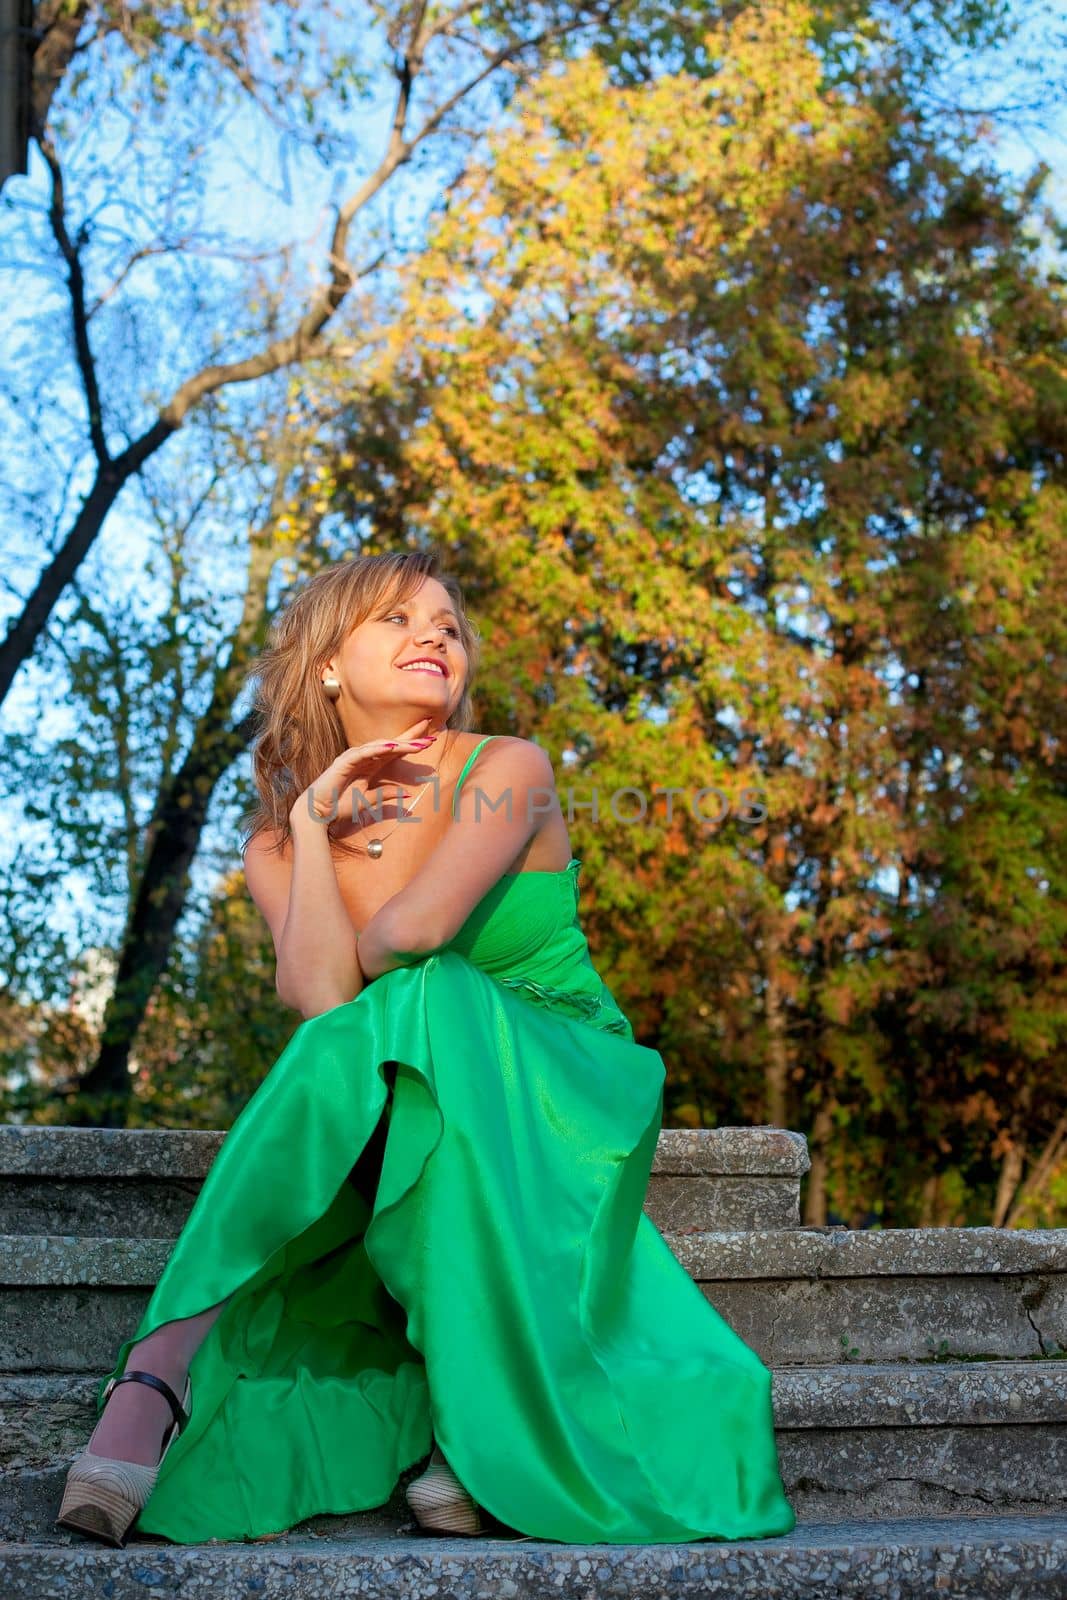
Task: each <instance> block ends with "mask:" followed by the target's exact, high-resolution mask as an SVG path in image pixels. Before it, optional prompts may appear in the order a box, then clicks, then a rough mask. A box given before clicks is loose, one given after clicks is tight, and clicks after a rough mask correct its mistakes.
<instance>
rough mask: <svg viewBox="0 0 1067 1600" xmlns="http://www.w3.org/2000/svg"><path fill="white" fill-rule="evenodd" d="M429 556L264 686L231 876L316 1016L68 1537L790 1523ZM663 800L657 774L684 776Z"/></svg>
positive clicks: (574, 873)
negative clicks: (365, 1527) (405, 1476)
mask: <svg viewBox="0 0 1067 1600" xmlns="http://www.w3.org/2000/svg"><path fill="white" fill-rule="evenodd" d="M478 655H479V640H478V636H477V633H476V631H475V629H474V627H473V626H472V624H471V622H470V621H469V619H468V618H467V616H466V614H465V611H464V606H463V598H462V594H461V591H460V588H459V585H458V584H457V582H456V581H455V580H454V578H452V577H451V576H450V575H448V574H447V572H445V571H444V570H443V567H442V563H441V560H440V557H439V555H438V553H437V552H436V551H431V552H420V553H411V554H397V555H385V556H360V557H356V558H354V559H352V560H349V561H345V562H342V563H339V564H337V565H335V566H332V567H330V568H328V569H326V570H324V571H322V572H320V573H318V574H317V575H316V576H315V577H314V578H313V579H312V580H311V581H310V582H309V583H307V584H306V586H305V587H304V588H303V589H302V590H301V591H300V592H299V593H298V594H297V595H296V597H295V598H294V599H292V600H291V601H290V602H289V604H288V605H287V606H286V608H285V610H284V612H283V614H282V615H281V616H280V618H279V619H278V620H277V622H276V624H275V627H274V630H273V634H272V637H271V640H270V641H269V643H268V648H267V649H266V651H265V653H264V655H263V656H262V657H261V658H260V660H259V661H258V663H257V666H256V675H257V678H258V689H257V704H258V707H259V710H260V713H261V726H260V731H259V733H258V736H257V740H256V743H255V747H254V755H253V770H254V776H255V781H256V786H257V790H258V794H259V806H258V809H257V811H256V813H255V815H254V816H253V817H252V818H251V827H250V832H249V838H248V841H247V847H246V850H245V855H244V862H245V873H246V877H247V882H248V887H249V891H250V893H251V895H252V897H253V899H254V900H255V903H256V905H257V906H258V907H259V909H260V910H261V912H262V914H263V916H264V918H265V919H266V922H267V924H268V926H269V928H270V931H271V933H272V935H273V938H274V945H275V950H276V953H277V989H278V993H279V995H280V996H281V998H282V1000H283V1001H285V1002H286V1003H287V1004H288V1005H290V1006H292V1007H293V1009H294V1010H295V1011H296V1012H298V1013H299V1014H300V1015H301V1017H302V1019H303V1020H302V1021H301V1022H300V1023H299V1025H298V1026H297V1027H296V1029H295V1032H294V1033H293V1035H292V1037H291V1039H290V1041H289V1043H288V1045H287V1046H286V1048H285V1049H284V1051H283V1052H282V1054H281V1055H280V1056H279V1058H278V1060H277V1061H276V1062H275V1063H274V1064H273V1066H271V1067H270V1069H269V1071H267V1073H266V1075H265V1077H264V1080H263V1082H262V1084H261V1085H260V1087H259V1088H258V1089H257V1091H256V1092H255V1094H254V1095H253V1096H252V1098H251V1099H250V1100H249V1102H248V1103H247V1105H246V1106H245V1108H244V1110H243V1111H242V1112H241V1114H240V1116H239V1117H238V1118H237V1119H236V1121H235V1122H234V1124H233V1126H232V1128H231V1129H230V1130H229V1132H228V1133H227V1136H226V1138H225V1140H224V1141H223V1143H222V1146H221V1149H220V1151H219V1154H218V1156H217V1157H216V1159H215V1162H214V1164H213V1165H212V1167H211V1170H210V1172H209V1173H208V1176H207V1178H206V1180H205V1182H204V1184H203V1186H202V1188H201V1190H200V1193H199V1194H198V1196H197V1199H196V1203H195V1204H194V1206H193V1208H192V1211H191V1213H190V1215H189V1218H188V1221H187V1222H186V1224H185V1227H184V1228H183V1230H182V1233H181V1235H180V1237H179V1238H178V1240H177V1242H176V1244H175V1246H174V1249H173V1251H172V1252H171V1255H170V1257H169V1259H168V1261H167V1264H166V1267H165V1269H164V1271H163V1274H162V1276H161V1278H160V1280H159V1282H158V1284H157V1285H156V1288H155V1290H154V1292H153V1295H152V1297H151V1299H150V1301H149V1303H148V1307H147V1309H146V1310H145V1313H144V1315H143V1316H142V1318H141V1321H140V1324H139V1325H138V1327H137V1329H136V1331H135V1333H134V1334H133V1337H132V1338H131V1339H128V1340H127V1341H126V1342H125V1343H124V1344H123V1345H122V1347H121V1349H120V1351H119V1353H118V1357H117V1360H116V1362H115V1365H114V1368H113V1370H112V1372H111V1373H110V1374H109V1375H108V1377H107V1378H106V1379H105V1380H103V1381H102V1383H101V1387H100V1390H99V1392H98V1415H99V1420H98V1422H97V1425H96V1430H95V1432H94V1434H93V1436H92V1438H91V1439H90V1441H89V1445H88V1446H87V1447H86V1449H85V1450H84V1451H83V1452H82V1453H81V1454H80V1455H79V1456H78V1457H77V1458H76V1460H75V1462H74V1463H73V1465H72V1467H71V1469H70V1472H69V1474H68V1478H67V1484H66V1488H65V1492H64V1495H63V1501H62V1505H61V1507H60V1514H59V1517H58V1519H57V1521H58V1522H59V1524H60V1526H62V1527H66V1528H71V1529H76V1530H78V1531H79V1532H82V1533H85V1534H89V1535H90V1536H94V1537H96V1538H99V1539H102V1540H104V1541H106V1542H108V1543H110V1544H113V1545H121V1544H124V1543H125V1541H126V1538H127V1536H128V1533H129V1530H130V1529H131V1527H132V1526H133V1524H134V1523H135V1522H136V1524H137V1528H138V1531H141V1532H145V1533H148V1534H156V1535H163V1536H165V1537H166V1538H168V1539H171V1540H174V1541H177V1542H179V1543H183V1544H190V1543H198V1542H201V1541H204V1540H208V1539H224V1540H237V1539H250V1538H257V1537H261V1536H264V1535H268V1534H271V1533H276V1532H279V1531H281V1530H284V1529H287V1528H289V1527H292V1526H293V1525H294V1524H295V1523H297V1522H300V1521H302V1520H303V1519H304V1518H306V1517H310V1516H312V1515H314V1514H315V1513H321V1512H350V1511H358V1510H364V1509H370V1508H372V1507H377V1506H381V1505H383V1504H384V1503H385V1502H386V1501H387V1500H388V1499H389V1498H390V1495H391V1494H392V1492H393V1490H394V1489H395V1487H396V1485H397V1483H398V1481H399V1479H400V1475H401V1474H402V1473H404V1472H405V1471H406V1470H407V1469H409V1468H411V1467H412V1466H413V1465H415V1464H417V1463H420V1462H422V1461H424V1460H425V1458H426V1456H427V1455H428V1454H429V1455H430V1460H429V1465H428V1467H427V1469H426V1470H425V1471H424V1472H423V1473H422V1474H421V1475H420V1476H419V1477H417V1478H416V1479H415V1480H414V1481H413V1482H409V1483H408V1485H407V1488H406V1495H407V1499H408V1503H409V1505H410V1506H411V1508H412V1510H413V1511H414V1513H415V1516H416V1518H417V1520H418V1522H419V1523H420V1525H421V1526H423V1527H426V1528H433V1529H437V1530H441V1531H447V1532H452V1533H467V1534H477V1533H479V1532H482V1531H483V1530H484V1529H485V1528H486V1526H487V1523H486V1520H485V1519H487V1518H488V1519H492V1520H494V1521H496V1522H498V1523H502V1524H504V1525H505V1526H506V1527H508V1528H511V1529H517V1530H519V1532H521V1533H523V1534H526V1535H530V1536H533V1537H535V1538H544V1539H555V1540H563V1541H568V1542H572V1541H573V1542H583V1543H584V1542H603V1543H627V1544H630V1543H634V1544H657V1543H671V1542H678V1541H689V1540H693V1539H700V1538H713V1539H738V1538H746V1537H751V1538H759V1537H766V1536H770V1535H776V1534H783V1533H787V1532H788V1531H789V1530H790V1529H791V1528H792V1527H793V1526H794V1523H795V1518H794V1515H793V1512H792V1509H791V1507H790V1505H789V1502H788V1501H787V1499H786V1498H785V1494H784V1491H783V1487H782V1483H781V1479H780V1476H779V1471H778V1460H777V1455H776V1449H775V1440H774V1427H773V1417H772V1411H771V1377H770V1373H769V1371H768V1369H767V1368H766V1367H765V1366H764V1365H763V1363H762V1362H761V1361H760V1359H759V1358H758V1357H757V1356H756V1354H755V1353H754V1352H753V1351H752V1350H751V1349H750V1348H749V1347H748V1346H747V1345H746V1344H744V1343H743V1341H742V1340H741V1339H740V1338H739V1337H738V1336H737V1335H736V1334H735V1333H734V1332H733V1330H732V1329H731V1328H730V1327H729V1325H728V1324H727V1323H726V1322H725V1321H724V1320H723V1318H722V1317H720V1316H719V1314H718V1313H717V1312H716V1311H715V1310H714V1308H713V1307H712V1306H711V1305H709V1303H708V1302H707V1300H706V1299H705V1298H704V1296H703V1295H702V1294H701V1292H700V1290H699V1289H698V1288H697V1286H696V1285H695V1284H694V1283H693V1281H692V1280H691V1279H690V1277H689V1276H688V1274H687V1273H686V1272H685V1270H684V1269H683V1268H682V1266H681V1265H680V1264H679V1262H678V1261H677V1260H676V1258H675V1257H674V1255H673V1254H672V1253H671V1251H670V1250H669V1248H668V1247H667V1245H666V1243H665V1242H664V1240H663V1238H662V1236H661V1234H660V1233H659V1232H658V1231H657V1229H656V1227H655V1226H654V1224H653V1223H652V1222H651V1220H650V1219H649V1218H648V1216H647V1215H646V1214H645V1213H644V1211H643V1203H644V1198H645V1193H646V1188H647V1183H648V1177H649V1170H650V1167H651V1164H652V1157H653V1153H654V1150H655V1145H656V1138H657V1135H658V1132H659V1128H660V1123H661V1118H662V1109H663V1080H664V1073H665V1069H664V1064H663V1060H662V1057H661V1056H660V1055H659V1054H658V1053H657V1052H656V1051H654V1050H651V1049H648V1048H646V1047H644V1046H642V1045H640V1044H638V1043H636V1042H635V1040H634V1035H633V1030H632V1028H631V1026H630V1023H629V1021H628V1020H627V1018H626V1016H625V1015H624V1013H623V1012H622V1011H621V1010H620V1009H619V1007H618V1005H617V1004H616V1002H615V1000H614V998H613V997H612V995H611V993H610V992H609V990H608V989H607V988H606V986H605V985H604V983H603V981H602V980H601V978H600V977H599V975H598V973H597V971H596V969H595V967H594V966H593V963H592V961H591V960H590V955H589V948H588V945H587V943H586V940H585V936H584V934H583V932H582V928H581V922H580V917H579V884H578V875H579V871H580V867H581V863H580V861H579V860H578V858H577V857H575V856H573V855H572V853H571V843H570V838H569V835H568V832H567V825H566V822H565V820H564V816H563V812H562V809H561V807H560V802H559V798H558V795H557V793H556V789H555V784H554V779H553V771H552V765H551V763H550V761H549V759H548V757H547V755H546V754H545V752H544V751H543V750H542V749H541V748H540V747H539V746H538V745H537V744H536V743H533V742H532V741H530V740H527V739H522V738H515V737H511V736H507V735H500V734H481V733H478V732H475V731H474V730H473V728H472V712H471V698H470V696H471V687H472V683H473V679H474V673H475V669H476V667H477V664H478ZM664 776H665V777H667V776H668V775H667V774H665V775H664Z"/></svg>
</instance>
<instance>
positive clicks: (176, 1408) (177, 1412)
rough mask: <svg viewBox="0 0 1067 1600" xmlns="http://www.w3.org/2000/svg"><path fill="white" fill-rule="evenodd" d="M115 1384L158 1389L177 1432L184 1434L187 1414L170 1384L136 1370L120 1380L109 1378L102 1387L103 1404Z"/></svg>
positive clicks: (127, 1373) (149, 1373)
mask: <svg viewBox="0 0 1067 1600" xmlns="http://www.w3.org/2000/svg"><path fill="white" fill-rule="evenodd" d="M117 1383H147V1384H150V1385H151V1386H152V1388H153V1389H158V1390H159V1392H160V1394H161V1395H163V1396H164V1397H165V1399H166V1401H167V1403H168V1405H169V1406H170V1409H171V1411H172V1412H173V1413H174V1420H175V1422H176V1423H177V1424H178V1432H179V1433H182V1432H184V1429H185V1425H186V1423H187V1422H188V1421H189V1413H188V1411H186V1409H185V1407H184V1406H183V1405H182V1403H181V1401H180V1400H179V1399H178V1396H177V1395H176V1394H175V1393H174V1390H173V1389H172V1388H171V1386H170V1384H169V1383H167V1382H166V1381H165V1380H164V1379H163V1378H157V1377H156V1375H155V1373H154V1372H139V1371H136V1370H134V1371H132V1372H124V1373H123V1374H122V1376H121V1377H120V1378H110V1379H109V1380H108V1382H107V1384H106V1385H105V1387H104V1393H103V1396H102V1400H103V1403H104V1404H106V1403H107V1400H108V1397H109V1396H110V1394H111V1391H112V1389H114V1387H115V1385H116V1384H117ZM186 1387H188V1385H186Z"/></svg>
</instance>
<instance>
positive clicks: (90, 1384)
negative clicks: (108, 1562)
mask: <svg viewBox="0 0 1067 1600" xmlns="http://www.w3.org/2000/svg"><path fill="white" fill-rule="evenodd" d="M98 1384H99V1376H96V1377H94V1378H92V1379H89V1378H85V1377H70V1378H63V1377H55V1376H51V1377H47V1378H41V1377H25V1378H16V1377H6V1378H0V1538H8V1539H18V1538H31V1537H33V1536H34V1535H35V1534H36V1533H37V1531H39V1530H40V1529H41V1528H42V1527H44V1526H45V1524H46V1522H47V1519H48V1517H49V1515H50V1513H51V1511H52V1510H53V1508H54V1502H55V1500H56V1498H57V1497H58V1496H59V1495H60V1494H61V1493H62V1480H63V1476H64V1474H65V1470H66V1463H67V1462H68V1461H69V1460H70V1459H71V1458H72V1457H73V1455H74V1454H75V1452H76V1451H77V1450H79V1449H80V1448H81V1446H82V1445H83V1444H84V1443H85V1442H86V1440H87V1439H88V1437H89V1435H90V1433H91V1432H92V1429H93V1426H94V1425H95V1421H96V1415H97V1412H96V1390H97V1387H98ZM773 1403H774V1414H775V1424H776V1435H777V1442H778V1453H779V1460H780V1462H781V1466H782V1476H783V1480H784V1483H785V1487H786V1492H787V1494H788V1496H789V1498H790V1500H791V1502H792V1503H793V1505H794V1507H795V1508H796V1510H797V1512H798V1515H799V1514H803V1515H804V1516H805V1517H806V1518H811V1519H815V1520H819V1521H834V1520H838V1519H839V1518H842V1517H850V1518H855V1517H856V1516H858V1515H861V1514H862V1515H864V1516H867V1517H883V1516H909V1515H917V1514H918V1509H919V1508H922V1510H923V1512H924V1514H925V1515H927V1516H934V1515H937V1516H956V1515H959V1514H961V1513H964V1512H966V1513H978V1512H981V1511H983V1510H987V1509H988V1508H989V1507H990V1506H995V1507H996V1508H997V1509H998V1511H1000V1512H1001V1513H1003V1514H1015V1515H1032V1514H1034V1513H1036V1512H1042V1513H1053V1512H1067V1369H1065V1365H1064V1364H1063V1363H1059V1362H1054V1361H1050V1362H1043V1363H1040V1364H1037V1365H1035V1366H1033V1367H1030V1366H1027V1365H1020V1364H1018V1363H1011V1362H1000V1363H989V1364H984V1363H983V1364H980V1365H979V1366H978V1367H974V1366H969V1365H967V1364H963V1365H950V1364H945V1365H939V1366H936V1367H919V1368H909V1367H893V1366H882V1367H874V1368H862V1369H857V1368H853V1367H841V1368H806V1369H801V1370H799V1371H792V1372H790V1371H785V1372H783V1371H778V1372H775V1373H774V1382H773ZM420 1470H421V1465H419V1466H415V1467H413V1468H411V1469H410V1473H409V1474H405V1476H404V1478H403V1480H402V1482H401V1483H400V1484H399V1485H398V1486H397V1489H396V1490H395V1491H394V1494H393V1496H392V1497H391V1498H390V1501H389V1502H388V1505H387V1506H386V1507H384V1508H381V1510H382V1513H383V1514H384V1513H385V1512H388V1513H389V1514H390V1515H394V1516H396V1517H398V1518H401V1519H402V1518H403V1517H404V1516H405V1514H406V1506H405V1502H404V1500H403V1492H402V1491H403V1483H404V1482H406V1481H407V1477H408V1476H409V1475H410V1476H414V1475H416V1474H417V1472H419V1471H420ZM354 1515H359V1516H366V1515H369V1513H358V1514H354Z"/></svg>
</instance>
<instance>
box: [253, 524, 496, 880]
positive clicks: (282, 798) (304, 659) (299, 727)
mask: <svg viewBox="0 0 1067 1600" xmlns="http://www.w3.org/2000/svg"><path fill="white" fill-rule="evenodd" d="M425 578H436V579H437V581H438V582H439V583H440V584H441V585H442V586H443V587H444V588H445V589H446V590H447V591H448V596H449V598H450V600H451V601H452V605H453V607H454V609H455V612H456V615H457V617H458V619H459V629H460V636H461V639H462V641H463V645H464V648H465V650H466V652H467V662H468V671H467V682H466V684H465V686H464V689H463V694H462V696H461V697H460V699H459V701H458V703H457V705H456V707H455V709H454V711H453V712H452V714H451V716H450V717H448V718H447V719H446V722H445V727H446V728H455V729H457V730H461V731H463V732H469V731H470V730H471V729H472V728H473V726H474V712H473V708H472V704H471V694H470V690H471V683H472V681H473V679H474V674H475V671H476V669H477V666H478V662H479V659H480V656H481V638H480V635H479V633H478V630H477V629H476V628H475V626H474V625H473V624H472V623H471V621H470V620H469V618H468V617H467V615H466V612H465V610H464V605H463V593H462V590H461V588H460V585H459V583H458V581H457V580H456V579H455V578H454V577H452V576H451V575H450V574H449V573H446V572H445V571H444V569H443V557H442V555H441V552H440V550H439V549H437V548H436V547H432V548H431V549H429V550H424V551H407V552H398V553H396V554H387V555H377V556H353V557H351V559H349V560H346V561H338V562H335V563H334V564H333V565H332V566H329V567H326V568H324V569H323V571H321V572H317V573H316V574H315V576H314V577H313V578H310V579H309V580H308V581H307V583H305V584H304V586H303V587H302V588H301V589H300V590H299V592H298V593H297V594H296V595H295V596H294V597H293V599H291V600H289V601H287V602H286V603H285V604H284V606H283V608H282V609H281V611H280V612H279V613H278V615H277V616H276V617H275V618H274V620H273V622H272V623H271V627H270V631H269V634H268V637H267V643H266V645H265V647H264V649H263V650H262V651H261V652H260V654H259V655H258V656H257V658H256V660H255V662H254V663H253V664H252V666H251V667H250V668H249V670H248V672H247V674H246V681H247V680H254V681H255V683H256V689H255V695H254V699H253V711H254V712H256V713H257V714H258V716H259V718H260V720H261V725H260V727H259V728H258V730H257V732H256V733H255V735H254V737H253V742H252V777H253V779H254V781H255V785H256V790H257V792H258V797H259V798H258V802H257V804H256V805H255V806H254V807H253V809H252V810H251V811H249V812H248V813H246V815H245V816H244V817H242V819H241V822H242V826H243V827H245V828H247V833H246V834H245V837H244V839H243V840H242V844H241V850H242V854H243V852H244V850H245V849H246V848H247V846H248V843H249V841H250V840H251V839H252V838H253V837H254V836H255V835H256V834H257V833H261V832H262V831H263V830H264V829H268V828H269V829H273V830H274V831H275V833H276V834H277V838H276V839H275V841H274V843H275V848H276V849H277V851H278V852H279V854H280V853H281V852H282V851H283V850H284V849H285V846H286V845H287V843H288V841H289V838H290V835H291V834H292V827H291V825H290V822H289V812H290V811H291V810H292V808H293V806H294V805H295V803H296V801H297V799H298V798H299V797H300V795H301V794H303V792H304V790H305V789H306V788H307V786H308V784H309V783H313V782H314V781H315V779H316V778H317V777H318V776H319V775H320V773H323V772H325V770H326V768H327V767H328V766H329V765H330V764H331V762H333V761H335V760H336V759H337V757H338V756H339V755H340V754H341V752H342V750H346V749H347V748H348V741H347V739H346V737H345V731H344V728H343V726H342V723H341V718H340V715H339V713H338V711H337V709H336V707H335V705H334V702H333V701H332V700H329V699H328V698H327V697H326V695H325V694H324V693H323V688H322V679H321V677H320V673H321V671H322V668H323V666H324V665H325V663H326V662H327V661H328V660H329V658H330V656H332V655H333V654H334V653H335V652H336V651H337V650H339V649H340V648H341V645H342V644H343V643H344V641H345V639H346V638H347V637H348V635H349V634H350V633H351V631H352V629H353V628H358V627H359V625H360V623H361V622H365V621H366V620H367V618H368V617H370V616H371V615H373V613H374V612H375V611H376V610H377V609H378V608H379V606H381V605H384V604H386V603H388V604H390V605H393V604H399V603H400V602H401V601H402V600H406V599H408V598H409V597H410V596H411V595H413V594H414V593H415V591H416V590H417V589H418V588H419V586H420V585H421V583H422V582H423V580H424V579H425ZM341 820H342V819H341V817H340V812H339V813H338V816H337V817H335V818H334V820H333V821H332V822H331V823H330V824H329V825H328V827H327V829H326V833H327V837H328V838H329V840H330V844H331V847H332V848H333V849H334V850H337V851H341V852H342V853H344V854H346V855H355V854H358V853H360V852H359V851H358V849H357V847H356V846H352V845H347V844H346V843H345V842H344V841H343V840H340V839H337V838H335V837H334V834H333V829H334V828H335V827H336V825H337V824H338V823H339V822H340V821H341Z"/></svg>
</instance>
